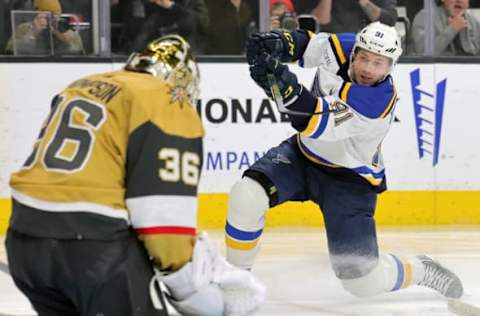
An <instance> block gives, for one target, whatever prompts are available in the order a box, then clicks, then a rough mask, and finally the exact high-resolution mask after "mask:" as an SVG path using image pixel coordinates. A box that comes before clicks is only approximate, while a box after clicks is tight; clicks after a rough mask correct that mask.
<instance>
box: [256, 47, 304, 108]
mask: <svg viewBox="0 0 480 316" xmlns="http://www.w3.org/2000/svg"><path fill="white" fill-rule="evenodd" d="M267 74H272V75H273V76H274V77H275V79H276V83H277V84H278V88H279V90H280V93H281V95H282V98H283V102H284V103H285V105H288V104H291V103H292V102H294V101H295V100H296V99H297V97H298V95H299V94H300V93H301V92H302V89H303V87H302V85H301V84H299V83H298V80H297V76H296V75H295V74H294V73H293V72H291V71H290V70H289V69H288V66H287V65H283V64H282V63H280V62H279V61H278V59H276V58H273V57H272V56H271V55H269V54H267V53H263V54H262V55H260V57H259V58H258V60H257V62H256V63H255V64H254V65H253V66H250V76H251V77H252V79H253V80H254V81H255V82H256V83H257V84H258V85H259V86H260V87H261V88H262V89H263V90H264V91H265V93H266V94H267V95H268V96H269V97H270V98H272V92H271V86H270V83H269V81H268V78H267Z"/></svg>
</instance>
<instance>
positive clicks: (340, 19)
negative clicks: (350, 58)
mask: <svg viewBox="0 0 480 316" xmlns="http://www.w3.org/2000/svg"><path fill="white" fill-rule="evenodd" d="M396 5H397V0H341V1H338V0H319V1H318V3H317V6H316V7H315V8H314V9H313V11H312V14H313V15H315V16H316V17H317V19H318V22H319V23H320V29H321V31H322V32H330V33H339V32H358V31H359V30H360V29H362V28H363V27H364V26H366V25H367V24H369V23H370V22H373V21H380V22H382V23H384V24H387V25H390V26H394V25H395V22H396V21H397V9H396Z"/></svg>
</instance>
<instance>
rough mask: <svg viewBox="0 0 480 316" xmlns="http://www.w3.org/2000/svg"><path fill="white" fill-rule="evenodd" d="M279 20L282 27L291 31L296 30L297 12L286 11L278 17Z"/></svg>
mask: <svg viewBox="0 0 480 316" xmlns="http://www.w3.org/2000/svg"><path fill="white" fill-rule="evenodd" d="M278 21H279V22H280V28H282V29H286V30H289V31H294V30H296V29H297V19H296V18H295V14H293V13H291V12H285V13H283V14H282V15H280V16H279V17H278Z"/></svg>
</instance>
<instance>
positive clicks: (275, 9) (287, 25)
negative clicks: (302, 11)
mask: <svg viewBox="0 0 480 316" xmlns="http://www.w3.org/2000/svg"><path fill="white" fill-rule="evenodd" d="M277 29H286V30H289V31H293V30H295V29H297V20H296V18H295V8H294V6H293V4H292V2H291V1H290V0H270V30H277Z"/></svg>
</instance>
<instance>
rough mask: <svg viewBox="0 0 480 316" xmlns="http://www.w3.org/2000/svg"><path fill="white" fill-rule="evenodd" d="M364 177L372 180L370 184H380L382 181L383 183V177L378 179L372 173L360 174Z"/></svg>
mask: <svg viewBox="0 0 480 316" xmlns="http://www.w3.org/2000/svg"><path fill="white" fill-rule="evenodd" d="M360 175H361V176H362V177H363V178H365V179H366V180H367V181H368V182H370V184H372V185H375V186H377V185H379V184H380V183H382V180H383V179H377V178H374V177H373V176H371V175H363V174H360Z"/></svg>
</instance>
